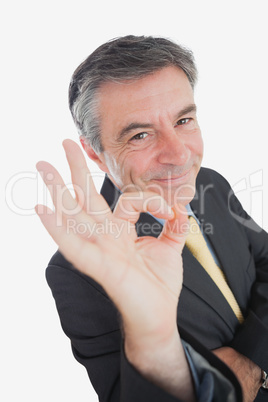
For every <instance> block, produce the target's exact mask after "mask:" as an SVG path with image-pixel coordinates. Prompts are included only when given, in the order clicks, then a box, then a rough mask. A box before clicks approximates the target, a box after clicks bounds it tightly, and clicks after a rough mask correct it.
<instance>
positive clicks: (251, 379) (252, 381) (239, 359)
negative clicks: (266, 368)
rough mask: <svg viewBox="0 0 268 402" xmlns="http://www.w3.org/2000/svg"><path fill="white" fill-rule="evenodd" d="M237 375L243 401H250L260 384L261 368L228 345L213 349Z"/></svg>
mask: <svg viewBox="0 0 268 402" xmlns="http://www.w3.org/2000/svg"><path fill="white" fill-rule="evenodd" d="M213 353H215V355H217V356H218V357H219V359H221V360H222V361H223V362H224V363H225V364H227V366H229V367H230V369H231V370H233V372H234V373H235V375H236V376H237V378H238V380H239V382H240V384H241V387H242V390H243V399H244V402H252V401H254V399H255V398H256V396H257V393H258V391H259V389H260V386H261V369H260V367H258V366H257V365H256V364H255V363H253V362H252V361H251V360H250V359H248V358H247V357H246V356H243V355H242V354H240V353H238V352H237V351H236V350H234V349H232V348H230V347H222V348H219V349H215V350H213Z"/></svg>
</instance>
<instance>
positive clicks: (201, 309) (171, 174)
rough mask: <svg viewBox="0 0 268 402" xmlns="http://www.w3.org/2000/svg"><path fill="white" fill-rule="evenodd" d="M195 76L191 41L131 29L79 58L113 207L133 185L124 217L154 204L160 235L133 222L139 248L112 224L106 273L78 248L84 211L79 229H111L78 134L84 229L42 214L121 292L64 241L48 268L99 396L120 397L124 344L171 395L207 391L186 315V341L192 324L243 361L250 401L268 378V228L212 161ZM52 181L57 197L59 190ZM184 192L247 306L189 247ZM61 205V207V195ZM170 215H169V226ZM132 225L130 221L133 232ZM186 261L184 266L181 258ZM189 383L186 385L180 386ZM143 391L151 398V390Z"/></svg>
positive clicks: (77, 89)
mask: <svg viewBox="0 0 268 402" xmlns="http://www.w3.org/2000/svg"><path fill="white" fill-rule="evenodd" d="M195 81H196V69H195V65H194V61H193V57H192V55H191V53H190V52H189V51H187V50H186V49H183V48H181V47H179V46H177V45H175V44H173V43H172V42H170V41H167V40H165V39H162V38H151V37H149V38H143V37H141V38H137V37H126V38H121V39H118V40H115V41H112V42H110V43H106V44H104V45H102V46H101V47H100V48H98V49H97V50H96V51H95V52H94V53H93V54H92V55H91V56H89V58H88V59H87V60H85V62H84V63H82V65H81V66H79V67H78V69H77V70H76V72H75V73H74V76H73V80H72V83H71V86H70V108H71V111H72V115H73V117H74V120H75V122H76V125H77V127H78V129H79V131H80V135H81V137H80V138H81V143H82V145H83V147H84V149H85V151H86V153H87V154H88V156H89V157H90V158H91V159H92V160H94V161H95V162H96V163H97V164H98V166H99V167H100V168H101V169H102V170H103V171H104V172H106V173H107V176H108V177H107V178H106V180H105V183H104V186H103V189H102V194H103V196H104V198H105V199H106V200H107V202H108V204H109V205H110V207H111V209H114V207H115V205H116V202H117V201H118V197H119V195H120V193H123V195H122V196H121V198H120V200H119V204H118V205H117V207H116V209H115V212H114V216H113V218H111V216H110V215H109V220H112V221H113V219H119V221H117V220H116V221H115V223H116V224H118V222H120V224H121V220H124V222H125V221H126V220H127V221H130V222H131V223H135V222H136V221H137V219H138V215H139V213H140V212H150V213H151V214H149V215H148V214H141V217H140V219H139V221H138V222H137V225H136V228H137V233H138V235H139V236H146V235H147V236H148V235H149V236H150V237H148V238H144V237H143V238H142V239H141V240H136V238H135V236H136V235H135V233H134V232H133V228H132V229H130V238H131V239H132V241H134V244H135V247H134V248H133V247H132V248H131V247H130V248H129V243H128V240H124V238H125V237H124V236H123V237H120V238H119V239H117V242H116V243H114V241H113V239H112V238H110V237H109V239H106V240H105V239H104V237H102V240H101V241H102V246H103V244H106V242H107V244H108V245H107V246H105V247H106V248H105V247H104V249H103V251H102V254H101V255H102V264H100V255H98V258H97V257H96V258H97V260H98V264H97V262H96V264H97V265H98V266H99V267H100V265H101V266H104V267H107V266H110V268H109V269H108V270H107V269H106V270H104V271H105V273H100V268H98V269H97V270H96V267H95V263H93V262H92V261H90V258H88V254H87V253H86V252H85V251H84V249H85V247H84V246H81V252H80V253H78V252H77V249H76V251H75V250H73V251H72V250H71V248H72V247H74V243H75V242H77V241H78V240H77V228H78V226H77V225H79V224H81V223H82V221H83V223H84V221H86V222H87V230H86V231H85V232H83V234H82V236H80V237H82V239H83V240H84V241H85V239H87V240H88V238H90V239H91V241H92V242H93V245H92V246H94V245H95V243H96V244H97V243H98V241H100V240H99V236H97V235H96V233H95V234H94V233H93V232H94V228H96V226H94V225H95V224H101V225H104V223H105V219H104V218H103V214H101V212H103V210H104V209H105V208H106V204H103V201H100V198H99V197H100V196H97V195H96V194H94V195H92V194H91V202H92V205H91V207H92V206H93V209H92V208H88V205H86V204H85V199H84V196H81V191H80V190H79V189H81V188H82V189H83V191H82V194H85V193H87V189H88V187H89V186H88V185H86V176H85V175H84V172H85V165H84V162H81V156H79V155H78V150H75V146H71V145H70V143H67V144H65V149H66V153H67V158H68V160H69V164H70V167H71V170H72V177H73V182H74V184H75V186H76V195H77V202H78V205H80V207H81V208H83V211H84V212H85V211H86V212H89V210H90V211H91V212H90V213H89V215H83V214H82V215H81V216H80V215H79V218H78V219H79V220H76V221H75V224H74V225H73V226H72V227H70V219H67V218H66V216H65V215H66V214H64V218H63V220H64V222H65V231H68V229H69V232H70V231H73V232H75V228H76V233H73V240H72V241H71V242H70V234H69V237H66V235H65V234H64V233H65V232H64V233H63V232H61V234H60V235H59V234H57V233H58V232H57V233H56V232H55V228H54V229H53V226H51V225H52V224H51V222H50V221H48V217H49V214H47V215H46V220H44V219H43V221H44V223H45V225H46V227H47V228H48V229H49V231H50V233H51V234H52V235H53V237H54V238H55V240H56V241H57V242H58V244H59V245H60V249H61V250H62V251H63V254H64V255H65V256H66V258H67V259H68V260H70V261H71V262H72V263H73V264H74V265H75V266H76V268H78V269H80V270H81V271H82V272H83V273H86V274H87V275H90V276H91V277H92V278H93V279H95V280H96V281H97V282H98V283H99V284H101V285H102V287H103V288H104V290H105V291H106V292H107V294H108V296H109V298H107V295H106V294H105V292H104V290H103V288H102V287H101V286H99V285H97V284H96V282H94V281H93V280H91V279H88V277H84V276H83V275H81V274H78V273H77V271H76V270H75V269H73V267H72V266H71V264H70V263H68V262H67V261H66V260H65V259H64V258H63V257H62V255H61V254H60V253H56V255H55V256H54V257H53V258H52V260H51V262H50V264H49V267H48V270H47V278H48V282H49V284H50V286H51V288H52V291H53V294H54V297H55V299H56V303H57V308H58V311H59V315H60V318H61V322H62V326H63V329H64V330H65V332H66V333H67V335H68V336H69V337H70V338H71V341H72V348H73V352H74V355H75V357H76V358H77V359H78V360H79V361H80V362H81V363H82V364H84V365H85V367H86V368H87V370H88V373H89V376H90V378H91V380H92V383H93V385H94V387H95V389H96V390H97V392H98V393H99V395H100V400H119V394H120V391H119V385H118V384H119V382H118V381H119V380H118V378H117V380H116V379H115V376H116V377H118V376H119V373H120V368H119V367H120V363H119V361H120V358H121V359H123V360H124V358H125V357H126V361H125V360H124V364H126V365H127V364H128V363H129V362H130V363H131V364H132V366H134V367H135V368H136V369H137V371H138V373H139V374H141V376H142V378H145V379H146V380H148V381H149V383H150V384H154V385H156V386H159V387H160V388H159V389H162V390H163V392H165V395H163V399H160V398H161V396H159V393H158V398H159V400H168V399H166V398H168V397H171V395H172V398H173V397H176V398H181V399H185V400H192V399H193V398H194V395H193V393H192V391H191V390H192V386H191V379H190V378H191V376H190V374H189V369H188V363H187V362H186V361H185V358H183V356H184V352H183V348H182V345H181V342H180V337H179V335H178V330H177V322H178V326H179V332H180V334H181V336H182V338H183V339H184V340H185V341H186V342H189V343H191V344H193V343H194V342H195V340H194V339H192V338H191V335H192V336H194V338H196V339H198V340H199V341H200V343H202V344H203V345H204V346H205V347H207V348H208V349H211V350H214V353H215V354H216V355H217V356H218V357H220V359H222V360H223V361H224V362H225V363H226V364H227V365H229V366H230V367H231V368H232V370H233V371H234V372H235V374H236V375H237V376H238V378H239V380H240V382H241V385H242V388H243V391H244V398H245V400H246V401H251V400H253V399H254V397H255V396H256V394H257V392H258V390H259V388H261V385H262V381H261V376H262V375H265V374H264V372H265V371H267V369H268V367H267V364H268V354H267V350H266V349H267V348H266V343H267V339H268V316H267V306H268V300H267V295H268V284H267V269H268V268H267V266H268V241H267V240H268V238H267V235H266V234H265V233H264V232H263V231H261V230H260V229H259V228H258V227H257V225H255V224H254V222H252V221H251V220H250V218H249V217H248V216H247V215H246V213H245V212H244V211H243V209H242V207H241V206H240V204H239V202H238V200H237V199H236V198H235V197H234V195H233V194H232V193H231V190H230V187H229V185H228V183H226V181H225V180H224V179H223V178H222V177H221V176H219V175H218V174H216V173H215V172H213V171H210V170H207V169H201V170H200V166H201V160H202V151H203V149H202V139H201V133H200V129H199V126H198V123H197V118H196V106H195V103H194V97H193V87H194V84H195ZM39 169H40V170H41V171H42V172H43V173H42V174H43V176H44V179H45V181H46V183H47V185H49V180H48V179H47V176H48V173H49V172H50V173H52V174H53V175H54V181H53V184H54V186H55V185H59V186H60V187H61V186H63V183H62V181H61V179H60V178H59V177H58V174H57V172H56V171H54V170H53V169H52V167H50V168H48V167H47V165H41V166H39ZM52 195H53V196H54V197H55V194H54V192H53V191H52ZM159 197H160V198H159ZM94 200H98V201H94ZM159 200H165V202H164V201H161V202H160V201H159ZM55 202H56V204H57V202H58V201H57V199H55ZM68 203H69V204H68V206H69V209H70V208H71V206H72V205H73V204H72V201H71V200H69V199H68ZM155 203H156V204H157V205H155ZM189 203H190V206H189ZM178 206H179V207H178ZM183 206H187V209H188V211H189V214H194V218H195V219H196V222H197V223H198V225H200V226H201V227H202V228H203V232H204V233H205V234H207V236H206V237H205V239H206V241H207V242H208V244H209V247H210V250H211V253H212V256H213V259H214V260H215V262H216V263H217V265H220V272H223V276H224V278H225V282H226V283H227V286H228V291H229V292H230V293H231V294H232V297H233V299H234V301H235V303H236V308H237V309H238V311H239V314H236V313H235V309H234V308H233V307H232V304H231V303H230V302H229V301H228V299H227V298H226V297H225V296H224V291H221V290H220V289H221V288H219V287H218V285H217V284H216V283H215V281H214V279H213V280H212V279H211V277H210V276H209V275H208V274H207V272H206V268H204V267H203V266H202V265H201V264H200V263H199V261H198V258H195V257H194V256H193V254H192V253H191V252H190V247H188V246H187V247H184V248H183V246H184V240H183V239H184V235H185V230H184V229H183V227H184V226H185V214H184V213H183V211H184V210H183ZM76 207H77V205H76V204H74V205H73V208H74V209H76ZM170 208H172V209H170ZM58 210H59V211H61V212H62V210H61V207H59V206H58ZM92 211H93V212H94V219H96V221H94V222H93V221H92V219H93V218H92ZM97 211H99V212H100V214H97ZM96 214H97V215H96ZM152 215H153V216H152ZM88 216H89V217H88ZM96 216H97V218H96ZM155 218H156V219H155ZM161 218H163V219H165V220H166V223H165V226H164V229H163V231H162V233H161V230H162V226H161V221H160V222H159V219H161ZM81 220H82V221H81ZM49 222H50V223H49ZM241 222H242V223H241ZM175 224H176V225H175ZM68 225H69V226H68ZM54 226H55V225H54ZM206 228H210V231H208V230H206ZM71 229H72V230H71ZM125 230H126V229H125V226H124V229H123V233H124V235H125V234H126V233H125V232H124V231H125ZM92 233H93V234H92ZM160 233H161V234H160ZM80 234H81V232H80ZM151 236H154V237H158V236H159V237H158V238H157V239H152V237H151ZM114 237H115V236H113V238H114ZM128 239H129V237H128ZM63 240H64V241H63ZM108 240H109V241H108ZM80 241H82V240H81V239H80ZM119 243H120V246H118V244H119ZM66 244H67V245H68V247H67V246H66ZM77 244H78V243H77ZM122 244H123V248H122ZM173 244H176V253H175V254H174V255H173V251H172V250H171V249H172V245H173ZM87 245H88V241H87ZM78 247H80V246H79V245H78ZM95 247H96V245H95ZM117 247H119V250H117ZM163 247H164V248H163ZM182 249H183V252H182V256H183V272H184V277H183V287H182V290H181V279H182V278H180V279H178V276H177V275H178V272H181V271H182V267H181V265H180V262H179V261H180V258H178V254H177V253H178V250H179V251H182ZM114 250H116V251H114ZM95 253H96V249H95V248H93V249H91V253H90V255H91V256H93V255H95ZM107 258H108V259H109V261H107ZM91 260H93V261H94V258H93V257H91ZM103 260H104V262H103ZM122 261H123V262H124V263H123V262H122ZM129 264H130V266H131V269H128V266H129ZM178 264H179V267H178ZM90 265H91V269H90V270H89V266H90ZM92 265H94V267H95V268H94V269H93V268H92ZM134 266H135V267H137V266H140V268H139V270H138V272H136V271H135V270H134V271H133V267H134ZM148 267H149V268H148ZM174 267H178V268H177V269H175V271H174ZM135 269H136V268H135ZM148 269H149V274H148V272H147V270H148ZM92 270H93V272H92ZM133 272H136V274H135V275H134V274H133ZM141 274H142V275H141ZM143 274H144V275H143ZM152 274H153V275H152ZM99 275H101V277H100V276H99ZM133 275H134V276H133ZM174 275H175V276H174ZM140 276H142V277H140ZM145 277H146V279H145ZM156 278H157V279H156ZM155 281H156V282H157V283H155ZM159 281H160V283H159ZM152 283H153V284H154V285H152ZM111 284H112V285H111ZM163 288H164V289H165V291H163ZM179 296H180V299H179V304H178V310H177V302H178V297H179ZM110 299H112V301H113V303H114V304H115V306H116V308H115V307H114V305H113V304H112V303H111V301H110ZM140 299H141V300H140ZM138 300H139V301H138ZM141 305H142V306H143V310H144V314H141V310H140V309H141ZM135 307H137V310H136V308H135ZM118 310H119V312H120V315H121V319H122V328H120V320H119V319H118V315H117V314H118ZM136 311H137V313H136ZM138 312H139V314H138ZM141 315H142V316H143V317H142V318H141ZM185 330H186V332H185V333H184V331H185ZM188 333H189V334H190V335H188ZM149 334H150V336H149ZM256 334H257V335H256ZM122 339H123V341H124V343H123V350H121V351H120V344H121V341H122ZM197 349H198V347H197ZM198 351H199V350H198ZM124 353H125V354H126V356H125V357H124ZM191 358H192V359H193V356H191V357H190V360H189V361H191ZM206 358H208V359H209V357H207V356H206ZM126 362H127V363H126ZM178 362H180V363H179V365H178ZM194 363H195V364H196V361H194ZM124 364H123V365H122V363H121V377H122V380H121V387H122V388H121V393H122V394H120V397H121V396H122V395H124V384H126V383H127V384H128V389H129V387H130V385H129V383H128V382H127V379H125V378H124V371H123V372H122V367H126V366H124ZM107 366H108V368H107ZM127 367H128V368H129V366H127ZM197 371H198V370H197ZM126 372H127V369H126ZM102 373H105V378H103V377H102ZM201 377H202V376H201ZM128 378H129V376H128ZM202 378H203V377H202ZM214 381H216V380H215V379H214ZM103 382H105V385H103ZM179 383H180V384H179ZM182 383H183V384H185V387H182V388H181V384H182ZM202 384H203V389H204V381H203V380H202V381H201V388H202ZM147 385H148V384H147ZM159 389H158V392H160V391H159ZM210 389H211V387H210ZM146 392H147V391H146ZM148 392H149V391H148ZM153 392H155V391H152V394H150V395H151V397H152V395H153ZM261 392H262V394H261V393H259V395H258V398H259V400H261V398H267V394H265V392H266V391H265V390H264V389H262V390H261ZM206 397H207V396H206ZM109 398H110V399H109ZM113 398H114V399H113ZM128 398H129V395H128ZM152 398H153V397H152ZM122 400H123V399H122ZM127 400H130V399H127ZM136 400H142V399H141V395H139V396H137V397H136ZM145 400H146V399H145ZM147 400H150V399H147ZM151 400H157V399H155V397H154V399H151ZM172 400H173V399H172ZM175 400H176V399H175ZM263 400H265V399H263Z"/></svg>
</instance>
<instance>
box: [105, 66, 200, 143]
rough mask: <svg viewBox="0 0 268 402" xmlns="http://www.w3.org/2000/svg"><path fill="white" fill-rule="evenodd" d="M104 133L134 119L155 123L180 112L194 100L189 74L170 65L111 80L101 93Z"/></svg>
mask: <svg viewBox="0 0 268 402" xmlns="http://www.w3.org/2000/svg"><path fill="white" fill-rule="evenodd" d="M98 101H99V102H98V103H99V113H100V123H101V132H102V137H103V136H105V134H106V133H107V129H108V130H109V132H110V135H111V134H112V133H115V132H116V131H118V130H120V129H121V128H122V126H124V125H126V124H131V123H132V122H134V121H142V122H144V123H147V124H152V123H153V121H156V119H158V120H159V118H161V117H164V116H169V117H170V118H172V115H173V114H174V116H175V115H177V114H178V113H179V112H180V110H183V109H184V108H185V107H186V106H187V105H188V104H189V103H193V91H192V87H191V85H190V83H189V80H188V78H187V76H186V74H185V73H184V72H183V71H182V70H181V69H179V68H177V67H174V66H170V67H166V68H164V69H162V70H159V71H157V72H155V73H153V74H150V75H147V76H145V77H143V78H140V79H137V80H135V81H122V82H119V83H115V82H108V83H105V84H103V85H102V87H101V88H100V91H99V94H98Z"/></svg>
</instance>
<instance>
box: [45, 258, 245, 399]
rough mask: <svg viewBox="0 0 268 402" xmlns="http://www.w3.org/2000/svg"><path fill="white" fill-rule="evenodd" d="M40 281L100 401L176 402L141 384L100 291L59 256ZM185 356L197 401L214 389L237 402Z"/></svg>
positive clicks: (224, 383)
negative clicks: (193, 373)
mask: <svg viewBox="0 0 268 402" xmlns="http://www.w3.org/2000/svg"><path fill="white" fill-rule="evenodd" d="M46 276H47V281H48V284H49V286H50V288H51V290H52V293H53V296H54V298H55V301H56V306H57V310H58V313H59V317H60V321H61V325H62V328H63V330H64V332H65V334H66V335H67V336H68V337H69V338H70V340H71V346H72V351H73V354H74V356H75V358H76V360H78V361H79V362H80V363H81V364H82V365H84V367H85V368H86V370H87V372H88V375H89V378H90V380H91V383H92V385H93V387H94V389H95V391H96V392H97V394H98V396H99V400H100V402H119V401H120V402H137V401H139V402H148V401H156V402H180V401H179V399H177V398H174V397H173V396H172V395H170V394H169V393H167V392H165V391H164V390H162V389H161V388H159V387H158V386H156V385H154V384H152V383H151V382H149V381H147V380H146V379H145V378H144V377H143V376H142V375H140V373H139V372H138V371H137V370H136V369H135V368H134V367H133V366H132V365H131V364H130V363H129V362H128V360H127V358H126V356H125V353H124V348H123V340H122V336H121V328H120V327H121V323H120V316H119V313H118V311H117V310H116V308H115V306H114V305H113V303H112V302H111V300H110V299H109V298H108V297H107V295H106V293H105V292H104V290H103V289H102V288H101V286H99V285H98V284H97V283H96V282H94V281H93V280H91V278H89V277H87V276H85V275H83V274H81V273H80V272H78V271H77V270H76V269H74V268H73V267H72V266H71V264H69V263H68V262H67V261H66V260H65V259H64V258H63V256H61V254H60V253H56V254H55V256H54V257H53V258H52V261H51V262H50V264H49V266H48V268H47V271H46ZM190 355H191V358H192V360H193V362H194V366H195V367H196V369H197V372H198V378H199V389H200V390H201V391H202V392H201V394H200V395H199V397H198V400H199V401H200V402H202V401H206V402H208V401H209V400H210V399H209V398H208V396H209V397H210V395H212V397H213V395H214V391H215V384H217V387H216V388H217V389H221V392H220V394H221V395H223V394H224V392H225V395H228V397H229V396H230V401H237V400H240V399H239V397H238V398H237V397H236V396H235V391H234V386H233V385H232V382H231V381H229V380H227V379H225V380H223V377H222V376H221V375H218V371H217V370H215V369H213V370H210V369H208V365H206V364H208V363H207V362H206V364H205V365H204V364H203V362H204V361H205V360H204V359H203V360H199V359H198V358H196V355H195V354H194V352H193V351H192V350H190ZM197 356H199V355H198V354H197ZM218 383H219V384H218ZM238 395H239V392H238ZM213 400H214V399H213ZM215 400H217V399H215ZM219 400H220V399H219ZM224 400H229V399H227V397H226V399H224Z"/></svg>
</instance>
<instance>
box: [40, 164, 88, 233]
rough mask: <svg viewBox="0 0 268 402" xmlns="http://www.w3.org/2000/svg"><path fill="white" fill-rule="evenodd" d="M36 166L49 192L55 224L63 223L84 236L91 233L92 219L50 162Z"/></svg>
mask: <svg viewBox="0 0 268 402" xmlns="http://www.w3.org/2000/svg"><path fill="white" fill-rule="evenodd" d="M36 167H37V170H38V171H39V173H40V175H41V177H42V179H43V180H44V183H45V184H46V186H47V188H48V190H49V192H50V194H51V198H52V201H53V204H54V206H55V210H56V216H57V225H62V224H63V223H64V224H65V225H66V226H67V227H68V228H69V229H70V230H71V229H72V230H76V232H77V233H79V234H80V235H83V237H85V238H86V237H89V236H91V235H93V233H94V230H93V228H94V225H95V222H94V220H93V219H92V218H91V217H89V216H88V215H87V214H86V213H85V212H84V211H83V210H82V208H81V206H80V205H79V204H78V203H77V202H76V200H75V199H74V198H73V197H72V195H71V193H70V191H69V190H68V188H67V187H66V185H65V184H64V182H63V179H62V177H61V176H60V174H59V173H58V171H57V170H56V169H55V168H54V167H53V166H52V165H51V164H50V163H48V162H43V161H42V162H38V163H37V165H36Z"/></svg>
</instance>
